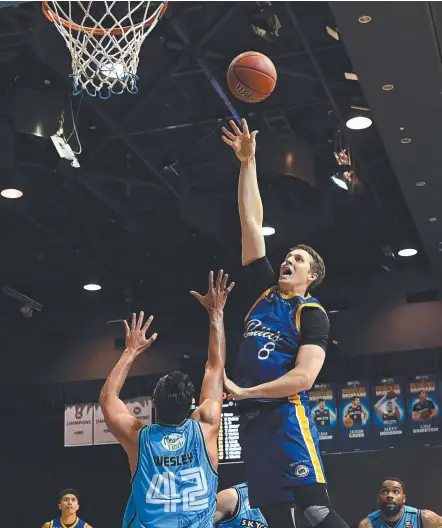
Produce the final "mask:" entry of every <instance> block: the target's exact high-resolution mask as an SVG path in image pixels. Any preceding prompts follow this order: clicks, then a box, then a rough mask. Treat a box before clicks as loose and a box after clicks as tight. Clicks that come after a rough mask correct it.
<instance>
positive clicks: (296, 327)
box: [234, 287, 325, 405]
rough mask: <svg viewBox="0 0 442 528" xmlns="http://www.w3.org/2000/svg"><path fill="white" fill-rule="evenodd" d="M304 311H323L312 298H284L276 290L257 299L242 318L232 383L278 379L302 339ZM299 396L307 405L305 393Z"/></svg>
mask: <svg viewBox="0 0 442 528" xmlns="http://www.w3.org/2000/svg"><path fill="white" fill-rule="evenodd" d="M305 308H308V309H320V310H322V311H324V312H325V310H324V308H323V307H322V306H321V305H320V304H319V302H318V300H317V299H315V298H314V297H311V296H310V295H307V296H306V297H303V296H302V295H299V294H296V293H295V294H290V295H285V294H282V293H280V292H279V291H278V290H277V289H276V287H273V288H270V289H268V290H267V291H265V292H264V293H263V294H262V295H261V296H260V297H259V298H258V300H257V301H256V302H255V304H254V305H253V306H252V309H251V310H250V312H249V313H248V315H247V317H246V319H245V328H244V339H243V340H242V342H241V344H240V346H239V351H238V356H237V360H236V367H235V376H234V379H235V383H237V384H238V385H239V386H240V387H253V386H255V385H259V384H261V383H266V382H268V381H273V380H275V379H278V378H280V377H281V376H283V375H284V374H286V373H287V372H289V371H290V370H291V369H292V368H293V367H294V366H295V361H296V355H297V353H298V348H299V343H300V340H301V312H302V310H303V309H305ZM299 396H300V399H301V403H302V404H305V405H308V396H307V393H306V392H301V393H300V394H299ZM285 401H287V399H285Z"/></svg>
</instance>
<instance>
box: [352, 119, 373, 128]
mask: <svg viewBox="0 0 442 528" xmlns="http://www.w3.org/2000/svg"><path fill="white" fill-rule="evenodd" d="M372 122H373V121H372V120H371V119H370V118H369V117H366V116H356V117H352V118H350V119H349V120H348V121H347V123H346V125H347V128H350V129H351V130H364V129H365V128H368V127H370V126H371V124H372Z"/></svg>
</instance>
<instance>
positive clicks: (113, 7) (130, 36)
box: [42, 0, 167, 99]
mask: <svg viewBox="0 0 442 528" xmlns="http://www.w3.org/2000/svg"><path fill="white" fill-rule="evenodd" d="M166 9H167V0H165V1H162V2H151V1H147V2H132V1H125V2H121V1H100V2H93V1H92V0H90V1H89V2H81V1H69V2H58V1H56V0H52V1H48V2H42V10H43V14H44V15H45V17H46V18H47V19H48V20H49V22H52V23H54V24H55V27H56V28H57V30H58V31H59V33H60V34H61V35H62V36H63V38H64V40H65V42H66V46H67V48H68V49H69V51H70V53H71V57H72V78H73V94H74V95H78V94H79V93H81V92H83V91H85V92H86V93H87V94H88V95H91V96H93V97H95V96H97V95H98V96H99V97H100V98H102V99H108V98H109V97H110V96H111V95H113V94H114V95H117V94H122V93H123V92H124V91H128V92H129V93H137V92H138V88H137V80H138V76H137V68H138V61H139V53H140V49H141V45H142V44H143V42H144V39H145V38H146V37H147V35H149V33H150V32H151V31H152V30H153V28H154V27H155V26H156V24H157V22H158V20H159V19H160V18H161V17H162V15H163V14H164V13H165V11H166Z"/></svg>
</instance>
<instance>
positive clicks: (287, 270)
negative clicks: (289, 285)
mask: <svg viewBox="0 0 442 528" xmlns="http://www.w3.org/2000/svg"><path fill="white" fill-rule="evenodd" d="M292 273H293V272H292V270H291V268H289V267H288V266H286V267H284V268H282V276H283V277H290V275H291V274H292Z"/></svg>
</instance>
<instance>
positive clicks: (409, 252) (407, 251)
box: [397, 248, 417, 257]
mask: <svg viewBox="0 0 442 528" xmlns="http://www.w3.org/2000/svg"><path fill="white" fill-rule="evenodd" d="M397 254H398V255H399V256H400V257H414V255H416V254H417V249H413V248H404V249H401V250H399V251H398V252H397Z"/></svg>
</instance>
